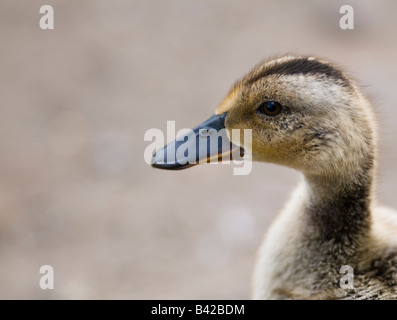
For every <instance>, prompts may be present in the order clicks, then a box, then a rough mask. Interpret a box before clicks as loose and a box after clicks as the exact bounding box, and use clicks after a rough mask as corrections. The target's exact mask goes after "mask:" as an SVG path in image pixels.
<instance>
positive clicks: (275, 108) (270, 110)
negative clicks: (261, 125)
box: [257, 101, 282, 116]
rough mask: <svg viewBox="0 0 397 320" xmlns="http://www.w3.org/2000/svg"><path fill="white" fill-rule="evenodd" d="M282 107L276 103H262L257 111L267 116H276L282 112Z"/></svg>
mask: <svg viewBox="0 0 397 320" xmlns="http://www.w3.org/2000/svg"><path fill="white" fill-rule="evenodd" d="M281 109H282V106H281V104H279V103H278V102H276V101H266V102H264V103H262V104H261V105H260V106H259V107H258V109H257V111H258V112H260V113H264V114H266V115H267V116H276V115H278V114H279V113H280V112H281Z"/></svg>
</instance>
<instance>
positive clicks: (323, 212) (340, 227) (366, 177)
mask: <svg viewBox="0 0 397 320" xmlns="http://www.w3.org/2000/svg"><path fill="white" fill-rule="evenodd" d="M361 170H362V169H361ZM361 170H360V171H361ZM370 170H371V169H368V170H367V172H364V173H363V172H362V171H361V172H360V174H357V175H355V176H354V179H346V177H338V176H337V175H335V177H333V178H331V177H329V176H328V177H323V176H316V175H306V176H305V180H306V183H307V185H308V187H309V193H308V200H307V203H306V215H305V216H306V217H307V218H308V219H309V225H311V226H312V228H313V230H314V231H315V232H314V235H315V237H316V238H318V239H319V240H320V241H327V240H332V241H333V242H334V243H341V244H346V245H348V246H351V245H353V244H354V243H355V242H357V241H360V239H361V237H362V236H365V235H366V234H368V232H369V227H370V202H371V199H370V196H371V185H372V181H371V180H372V178H371V174H370V173H371V172H370Z"/></svg>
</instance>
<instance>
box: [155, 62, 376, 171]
mask: <svg viewBox="0 0 397 320" xmlns="http://www.w3.org/2000/svg"><path fill="white" fill-rule="evenodd" d="M211 119H212V120H211ZM214 120H217V121H218V122H219V123H217V124H216V129H218V130H219V129H220V128H221V127H223V126H224V127H225V128H226V130H227V135H228V137H229V138H230V139H231V141H232V142H233V143H234V144H236V145H238V146H241V147H242V148H244V149H245V150H246V153H247V154H252V159H253V160H255V161H263V162H272V163H277V164H281V165H285V166H288V167H292V168H295V169H298V170H300V171H302V172H303V173H305V174H307V175H312V176H323V177H324V176H346V175H351V174H355V175H357V173H359V174H360V172H361V170H364V169H369V168H371V167H372V166H373V159H374V143H375V141H374V121H373V117H372V112H371V108H370V104H369V102H368V100H367V99H366V98H365V97H364V95H363V94H362V93H361V92H360V89H359V88H358V86H357V85H356V84H355V83H354V81H353V80H351V79H350V78H349V77H348V76H347V75H346V74H345V73H344V72H343V71H341V70H340V69H338V68H337V67H335V66H333V65H332V64H331V63H329V62H327V61H323V60H320V59H317V58H314V57H298V56H290V55H288V56H283V57H280V58H276V59H272V60H268V61H265V62H263V63H261V64H259V65H257V66H256V67H255V68H254V69H253V70H252V71H251V72H249V73H248V74H247V75H246V76H244V77H243V78H242V79H240V80H239V81H237V82H236V83H235V84H234V86H233V87H232V88H231V90H230V92H229V93H228V94H227V96H226V97H225V99H224V100H223V101H222V102H221V103H220V104H219V106H218V107H217V109H216V111H215V116H213V117H212V118H210V121H209V127H211V124H212V122H213V121H214ZM206 123H207V127H208V121H207V122H206ZM204 127H205V126H204ZM199 128H202V126H199V127H197V128H196V131H197V129H199ZM233 129H240V130H243V129H251V130H252V146H250V145H248V144H245V143H244V139H236V141H234V136H233V135H232V134H231V132H232V130H233ZM160 154H161V152H160ZM156 155H157V158H158V155H159V153H157V154H156ZM156 155H155V156H154V166H157V167H163V168H167V164H163V163H159V162H158V161H156ZM199 158H200V156H199V155H197V158H196V160H197V159H199ZM178 167H179V166H174V167H168V168H178ZM182 167H183V166H182Z"/></svg>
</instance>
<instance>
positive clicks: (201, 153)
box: [152, 113, 241, 170]
mask: <svg viewBox="0 0 397 320" xmlns="http://www.w3.org/2000/svg"><path fill="white" fill-rule="evenodd" d="M226 115H227V113H224V114H222V115H216V114H214V115H213V116H211V117H210V118H209V119H208V120H206V121H204V122H203V123H202V124H200V125H198V126H197V127H195V128H193V129H192V130H191V131H189V132H188V133H187V134H185V135H182V136H180V137H178V138H176V140H174V141H173V142H171V143H169V144H167V145H166V146H164V147H163V148H161V149H159V150H157V152H156V153H155V154H154V155H153V158H152V166H153V167H155V168H160V169H169V170H179V169H186V168H189V167H192V166H194V165H196V164H199V163H208V162H213V161H218V160H222V159H227V160H231V157H232V154H233V153H235V152H237V151H239V152H240V154H241V150H240V147H238V146H236V145H234V144H232V143H231V142H230V140H229V138H228V136H227V132H226V128H225V118H226ZM227 157H228V158H227Z"/></svg>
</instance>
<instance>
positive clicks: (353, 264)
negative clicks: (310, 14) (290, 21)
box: [152, 55, 397, 299]
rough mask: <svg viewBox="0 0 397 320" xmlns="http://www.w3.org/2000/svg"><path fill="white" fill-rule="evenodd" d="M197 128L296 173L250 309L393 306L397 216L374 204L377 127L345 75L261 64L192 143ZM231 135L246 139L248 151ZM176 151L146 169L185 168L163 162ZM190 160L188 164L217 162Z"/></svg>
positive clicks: (330, 69)
mask: <svg viewBox="0 0 397 320" xmlns="http://www.w3.org/2000/svg"><path fill="white" fill-rule="evenodd" d="M202 128H207V129H208V128H213V129H216V130H221V129H223V128H225V129H226V132H227V137H228V138H229V139H230V141H231V142H232V143H233V145H236V146H239V147H241V148H243V149H244V150H245V152H246V154H251V155H252V160H253V161H260V162H270V163H275V164H279V165H283V166H287V167H290V168H294V169H296V170H298V171H300V172H301V173H302V179H301V183H300V185H299V186H298V187H297V188H296V189H295V191H294V192H293V193H292V196H291V198H290V200H289V201H288V203H287V204H286V206H285V207H284V209H283V210H282V212H281V213H280V214H279V215H278V216H277V218H276V219H275V221H274V222H273V223H272V225H271V227H270V228H269V230H268V231H267V234H266V236H265V238H264V241H263V243H262V245H261V247H260V250H259V252H258V258H257V263H256V267H255V271H254V277H253V298H254V299H397V213H396V212H395V211H393V210H391V209H388V208H384V207H379V206H377V204H376V203H375V199H374V175H375V165H376V144H377V140H376V139H377V137H376V123H375V117H374V113H373V111H372V107H371V103H370V101H369V99H367V98H366V97H365V95H364V94H363V93H362V92H361V90H360V88H359V87H358V85H357V84H356V83H355V81H354V80H353V79H351V78H350V77H349V76H348V75H347V74H346V72H345V71H343V70H341V69H340V68H338V67H336V66H334V65H333V64H332V63H330V62H328V61H325V60H322V59H318V58H315V57H311V56H294V55H286V56H282V57H279V58H275V59H271V60H268V61H264V62H262V63H260V64H258V65H257V66H256V67H254V69H253V70H252V71H251V72H249V73H248V74H247V75H246V76H244V77H243V78H242V79H240V80H239V81H237V82H236V83H235V84H234V86H233V87H232V88H231V90H230V92H229V93H228V94H227V96H226V97H225V99H224V100H223V101H222V102H221V103H220V104H219V106H218V107H217V109H216V111H215V115H213V116H212V117H211V118H210V119H208V120H207V121H206V122H204V123H203V125H199V126H198V127H196V128H195V129H194V130H193V132H194V134H195V135H196V137H197V141H198V136H199V130H200V129H202ZM233 129H240V130H242V129H251V130H252V143H251V145H248V144H245V142H244V141H243V140H240V139H236V138H235V136H234V135H232V134H231V132H232V130H233ZM197 141H196V142H197ZM181 144H183V141H175V142H173V143H171V144H169V145H167V146H165V147H164V148H163V149H161V150H158V151H157V152H156V153H155V154H154V156H153V162H152V165H153V166H154V167H157V168H163V169H181V168H187V167H191V166H192V165H193V164H194V163H192V161H188V162H182V161H180V162H178V154H177V156H176V157H175V159H174V160H173V161H172V160H171V159H170V160H169V161H167V160H166V159H165V157H164V155H165V154H166V153H167V152H169V150H168V149H170V148H171V146H172V147H173V149H174V150H177V149H178V148H179V147H180V146H181ZM196 150H197V151H196V154H195V155H194V156H193V157H192V158H193V159H194V160H196V162H195V163H202V162H203V159H204V160H205V159H206V158H207V159H208V158H210V157H213V156H214V152H212V154H208V152H205V153H204V154H203V152H202V151H199V148H197V149H196ZM200 150H201V149H200ZM247 151H249V152H247ZM175 152H176V151H175ZM230 152H231V151H230ZM215 153H216V152H215ZM179 157H180V153H179ZM190 160H192V159H190ZM204 162H205V161H204ZM346 266H347V268H348V269H346ZM344 270H350V271H348V273H349V276H351V278H350V279H351V281H350V282H351V283H350V284H349V285H348V286H343V285H342V284H343V283H344V282H343V281H344V279H346V274H345V271H344Z"/></svg>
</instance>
